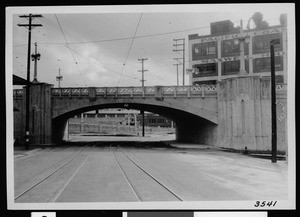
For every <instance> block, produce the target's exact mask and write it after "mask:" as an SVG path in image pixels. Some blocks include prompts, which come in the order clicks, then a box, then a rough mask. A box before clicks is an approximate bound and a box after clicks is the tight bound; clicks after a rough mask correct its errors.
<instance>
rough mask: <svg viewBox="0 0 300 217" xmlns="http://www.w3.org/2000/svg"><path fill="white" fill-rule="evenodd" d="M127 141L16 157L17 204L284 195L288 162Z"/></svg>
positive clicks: (254, 198)
mask: <svg viewBox="0 0 300 217" xmlns="http://www.w3.org/2000/svg"><path fill="white" fill-rule="evenodd" d="M129 144H130V142H106V143H98V142H88V143H81V142H77V143H72V145H70V144H65V145H64V146H62V147H56V148H45V149H37V150H35V151H31V152H30V153H28V155H26V154H23V155H21V154H19V155H16V157H15V165H14V166H15V167H14V168H15V202H17V203H18V202H35V203H39V202H123V201H124V202H129V201H211V200H222V201H224V200H239V201H240V200H258V199H261V200H268V199H269V200H280V199H287V196H288V195H287V191H288V187H287V186H288V184H287V177H288V174H287V163H286V162H285V161H279V162H278V163H277V164H272V163H270V161H269V160H265V159H258V158H252V157H248V156H244V155H241V154H236V153H227V152H221V151H219V150H214V149H206V148H203V149H181V148H166V147H153V148H149V147H148V148H139V145H141V143H135V147H130V146H128V145H129ZM143 144H145V143H143Z"/></svg>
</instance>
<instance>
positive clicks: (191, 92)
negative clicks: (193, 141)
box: [13, 84, 287, 99]
mask: <svg viewBox="0 0 300 217" xmlns="http://www.w3.org/2000/svg"><path fill="white" fill-rule="evenodd" d="M156 87H161V89H162V91H161V92H162V95H163V96H174V97H177V96H179V97H185V96H186V97H188V96H201V97H205V96H207V95H214V94H216V92H217V87H216V85H199V86H150V87H144V88H143V87H95V88H93V89H94V90H95V95H96V96H103V97H107V96H116V97H117V96H118V95H123V96H126V95H129V96H130V97H134V96H144V97H146V96H155V92H156V91H155V90H156ZM51 89H52V90H51V95H52V97H57V96H58V97H62V96H69V97H72V96H77V97H81V96H83V97H84V96H86V97H88V96H89V94H90V92H91V90H92V89H91V88H89V87H84V88H73V87H70V88H51ZM286 89H287V85H286V84H278V85H276V90H277V91H285V90H286ZM23 92H24V91H23V89H15V90H13V98H14V99H18V98H22V96H23Z"/></svg>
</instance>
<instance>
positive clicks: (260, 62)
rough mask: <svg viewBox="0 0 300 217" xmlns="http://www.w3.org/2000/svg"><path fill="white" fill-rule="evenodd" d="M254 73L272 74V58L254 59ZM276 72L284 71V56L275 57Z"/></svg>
mask: <svg viewBox="0 0 300 217" xmlns="http://www.w3.org/2000/svg"><path fill="white" fill-rule="evenodd" d="M253 64H254V72H270V71H271V58H270V57H265V58H257V59H254V63H253ZM275 70H276V71H282V70H283V65H282V56H276V57H275Z"/></svg>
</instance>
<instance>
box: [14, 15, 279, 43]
mask: <svg viewBox="0 0 300 217" xmlns="http://www.w3.org/2000/svg"><path fill="white" fill-rule="evenodd" d="M270 20H275V19H268V20H265V21H270ZM239 22H240V20H239V21H235V22H233V23H239ZM206 28H210V26H202V27H198V28H192V29H183V30H177V31H171V32H164V33H156V34H149V35H141V36H135V37H134V38H135V39H137V38H147V37H155V36H161V35H169V34H175V33H180V32H188V31H194V30H199V29H206ZM132 38H133V37H124V38H115V39H104V40H94V41H78V42H69V43H68V44H89V43H103V42H114V41H123V40H129V39H132ZM39 44H49V45H51V44H65V43H63V42H43V43H41V42H40V43H39ZM21 46H26V44H21V45H14V46H13V47H21Z"/></svg>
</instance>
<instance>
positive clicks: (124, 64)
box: [117, 13, 143, 86]
mask: <svg viewBox="0 0 300 217" xmlns="http://www.w3.org/2000/svg"><path fill="white" fill-rule="evenodd" d="M142 16H143V13H141V15H140V18H139V21H138V24H137V26H136V28H135V32H134V35H133V38H132V40H131V43H130V47H129V50H128V52H127V55H126V58H125V61H124V63H123V67H122V71H121V74H120V77H119V80H118V84H117V86H119V83H120V80H121V77H122V75H123V72H124V69H125V66H126V62H127V59H128V56H129V54H130V51H131V48H132V45H133V42H134V39H135V36H136V33H137V30H138V28H139V25H140V22H141V19H142Z"/></svg>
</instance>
